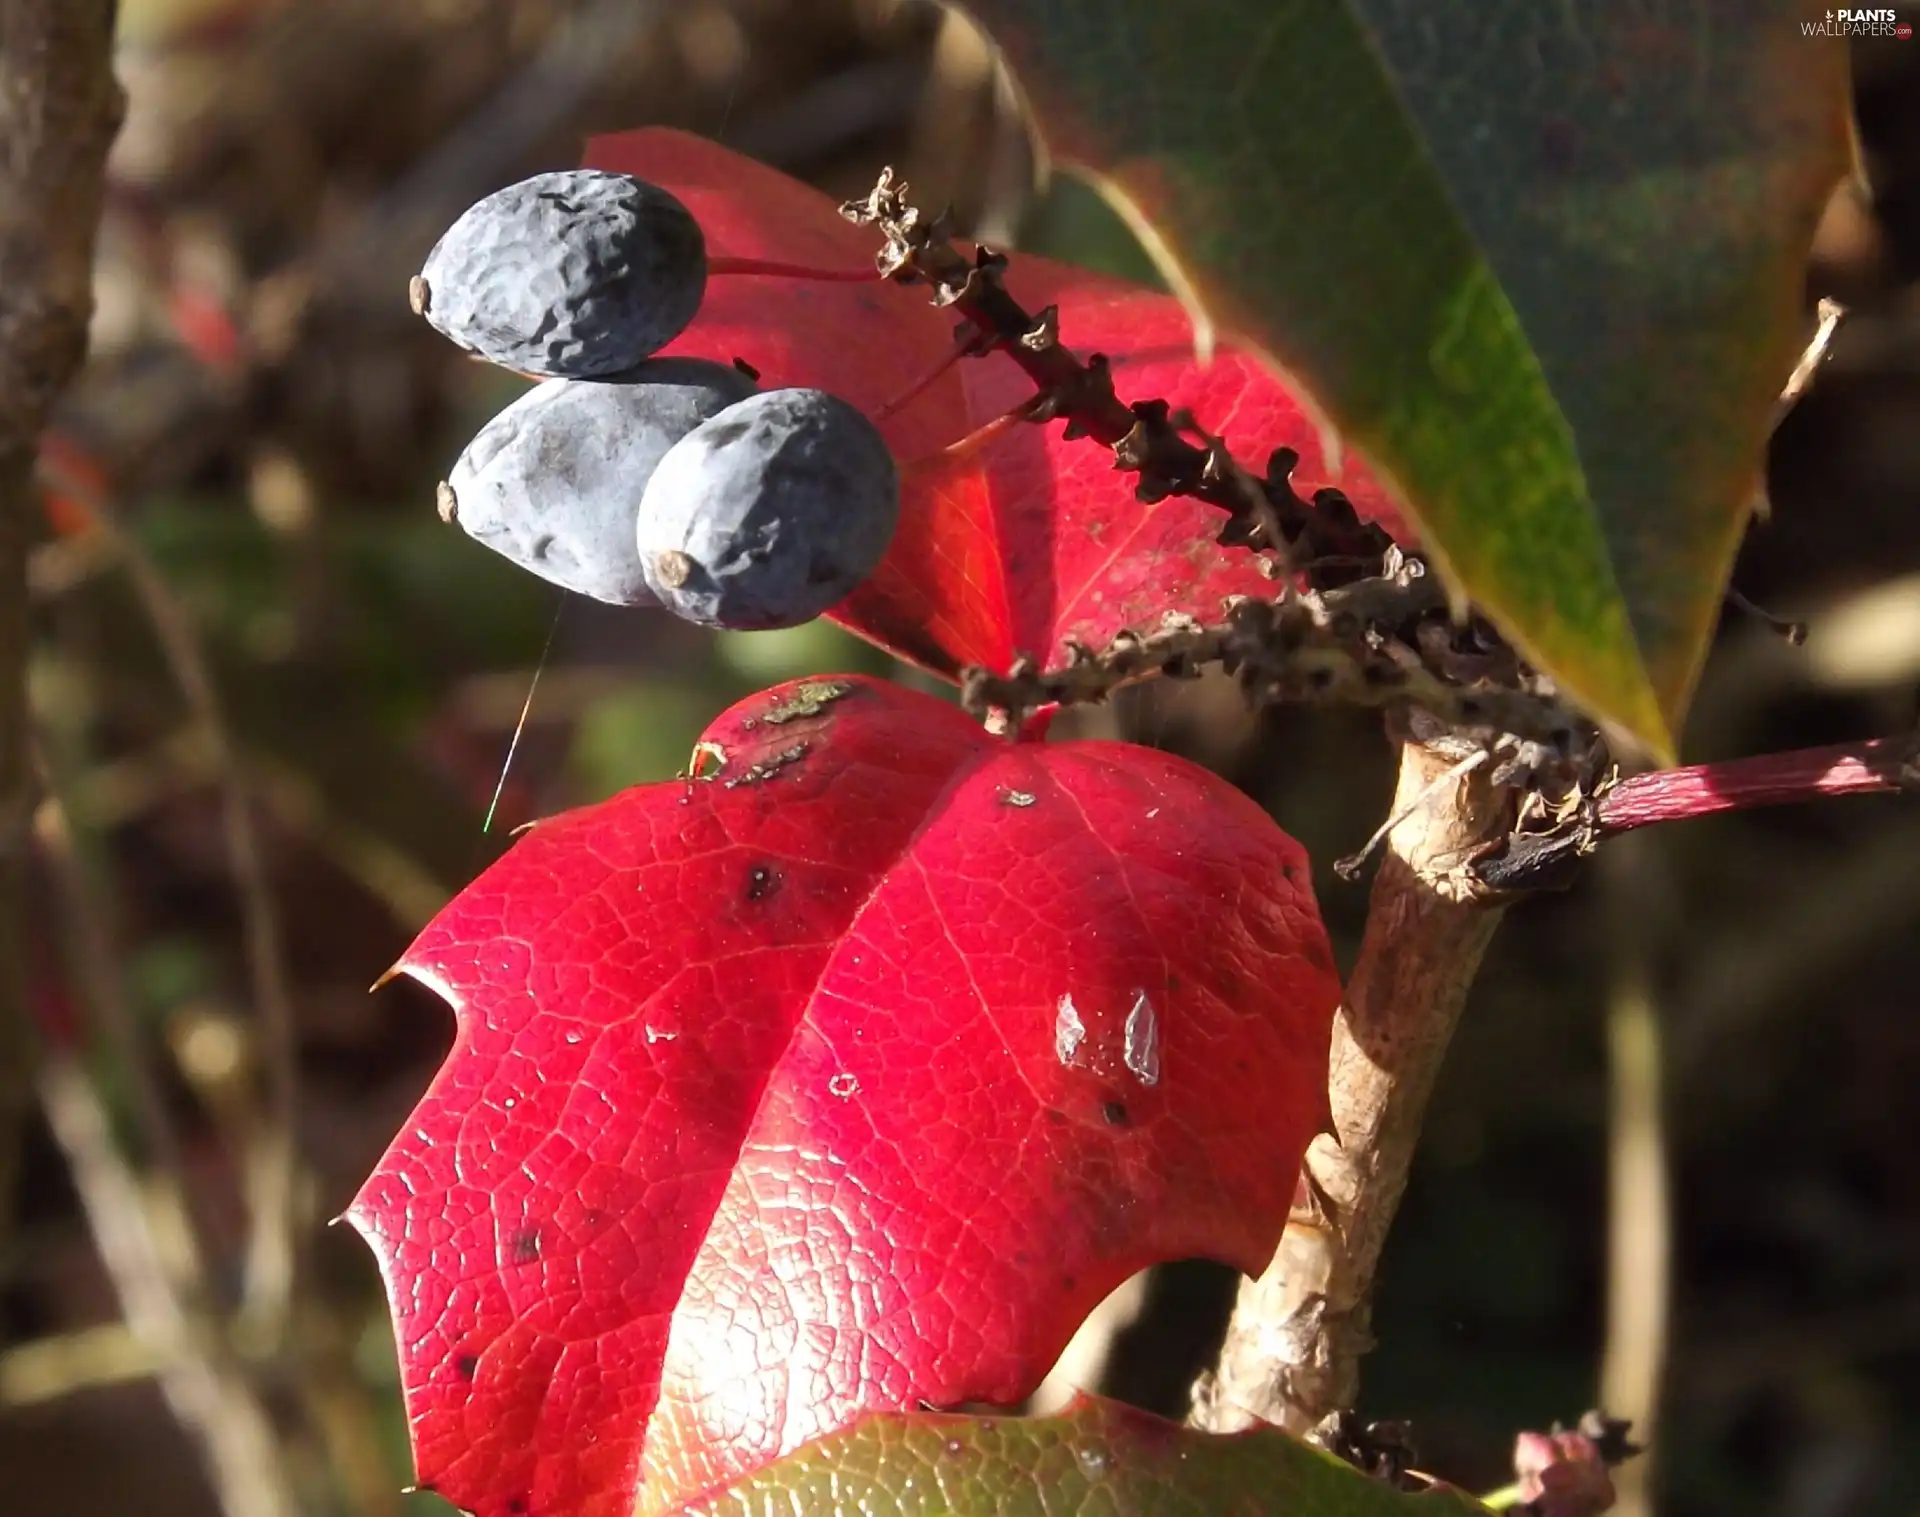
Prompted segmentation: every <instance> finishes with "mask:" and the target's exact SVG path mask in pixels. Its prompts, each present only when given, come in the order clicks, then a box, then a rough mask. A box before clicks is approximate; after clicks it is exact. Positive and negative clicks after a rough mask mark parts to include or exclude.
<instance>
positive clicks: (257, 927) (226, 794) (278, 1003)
mask: <svg viewBox="0 0 1920 1517" xmlns="http://www.w3.org/2000/svg"><path fill="white" fill-rule="evenodd" d="M89 507H90V509H91V510H92V513H93V516H94V519H95V521H96V523H97V524H98V528H99V530H100V531H101V532H103V533H104V534H106V535H107V537H108V539H109V541H110V542H111V543H112V544H113V546H114V548H115V550H116V551H117V553H118V554H119V555H120V558H121V561H122V563H124V564H125V566H126V569H127V573H128V577H129V578H130V579H131V580H132V582H133V586H134V591H135V593H136V594H137V595H138V596H139V599H140V603H141V606H142V608H143V609H144V610H145V612H146V615H147V620H148V621H149V622H151V623H152V625H153V629H154V633H155V636H156V637H157V638H158V640H159V644H160V650H161V654H162V656H163V657H164V658H165V660H166V663H167V666H168V668H169V669H170V670H171V671H172V674H173V677H174V681H175V683H176V684H177V685H178V686H179V687H180V693H181V695H182V696H183V697H184V698H185V700H186V703H187V708H188V710H189V711H190V712H191V713H192V715H193V717H194V720H195V721H196V722H198V723H199V724H200V726H201V728H202V730H203V731H204V733H205V741H206V743H207V745H208V750H209V752H210V754H211V757H212V763H213V768H214V772H215V774H216V775H217V777H218V784H219V787H220V797H221V806H220V816H221V826H222V831H223V833H224V836H225V840H226V850H227V860H228V863H229V865H230V866H231V868H232V870H233V880H234V888H235V890H236V892H237V893H238V896H239V902H240V916H241V925H242V930H243V935H244V942H245V951H246V961H247V972H248V977H249V979H250V981H251V984H252V988H253V999H254V1006H255V1010H256V1012H257V1014H258V1016H259V1025H260V1044H261V1049H262V1053H263V1061H262V1062H263V1063H264V1065H265V1067H266V1071H267V1091H266V1096H267V1100H266V1108H265V1113H264V1118H263V1120H262V1121H261V1123H260V1130H259V1133H258V1136H257V1137H256V1139H255V1142H254V1144H253V1145H252V1147H251V1150H250V1152H249V1153H248V1154H247V1155H246V1156H245V1157H246V1161H247V1162H246V1175H247V1195H248V1204H249V1209H250V1211H251V1214H252V1225H251V1227H250V1229H249V1231H248V1236H247V1259H246V1271H245V1276H244V1285H243V1295H242V1307H241V1323H242V1326H243V1331H245V1332H246V1334H247V1335H248V1336H250V1337H253V1338H256V1339H257V1340H258V1341H259V1343H260V1344H261V1345H262V1346H271V1345H272V1344H275V1343H278V1342H279V1341H280V1339H281V1336H282V1334H283V1333H284V1332H285V1329H286V1323H287V1316H288V1312H289V1310H290V1306H291V1302H292V1297H293V1287H294V1278H295V1274H296V1270H297V1265H298V1249H297V1238H298V1229H297V1220H298V1219H297V1217H296V1215H295V1202H296V1199H297V1195H296V1182H297V1179H298V1170H297V1166H298V1154H297V1150H296V1147H295V1134H296V1132H297V1124H298V1103H299V1073H298V1065H297V1062H296V1036H297V1028H296V1024H295V1020H294V1010H293V991H292V985H291V980H290V977H289V975H288V972H287V965H286V955H285V949H284V945H283V940H282V935H281V930H280V916H279V911H278V908H277V907H276V906H275V904H274V897H273V886H272V882H271V881H270V880H269V878H268V875H267V865H266V858H265V856H264V854H263V853H262V851H261V848H260V838H259V833H258V831H257V830H256V828H255V826H254V819H253V808H252V803H251V802H250V801H249V799H248V796H247V787H246V779H245V776H244V775H243V774H242V772H241V769H240V764H239V760H238V758H237V757H236V755H235V752H234V747H233V742H232V739H231V738H230V737H229V735H228V731H229V729H228V727H227V722H226V718H225V716H224V714H223V713H222V710H221V705H220V696H219V691H218V690H217V689H216V688H215V685H214V682H213V675H212V672H211V670H210V669H209V667H208V664H207V657H206V652H205V650H204V649H203V648H202V647H201V644H200V635H199V632H198V631H197V630H196V629H195V627H194V625H193V619H192V617H191V615H189V613H188V611H187V609H186V607H185V606H184V605H182V604H181V602H180V599H179V597H178V596H176V595H175V594H174V593H173V587H172V586H171V585H169V584H168V583H167V580H166V576H165V575H163V574H162V573H161V572H160V569H159V566H158V565H157V564H155V563H154V561H153V559H152V557H151V556H150V555H149V554H148V553H147V551H146V549H145V548H144V547H143V546H142V545H141V544H140V542H139V540H138V539H137V538H135V537H134V536H133V534H131V533H130V532H128V531H126V530H125V528H123V527H122V526H121V525H120V523H119V521H118V520H117V519H116V517H115V515H114V513H113V511H112V509H111V507H110V506H109V505H108V504H107V502H106V501H104V500H94V501H91V502H89Z"/></svg>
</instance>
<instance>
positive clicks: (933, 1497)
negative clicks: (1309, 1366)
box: [688, 1396, 1487, 1517]
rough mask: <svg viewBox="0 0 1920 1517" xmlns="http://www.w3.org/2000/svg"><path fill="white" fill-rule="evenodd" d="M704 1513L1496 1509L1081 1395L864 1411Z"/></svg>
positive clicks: (1271, 1439)
mask: <svg viewBox="0 0 1920 1517" xmlns="http://www.w3.org/2000/svg"><path fill="white" fill-rule="evenodd" d="M688 1510H689V1511H690V1512H693V1513H698V1514H700V1517H775V1514H782V1517H784V1514H787V1513H792V1512H804V1513H806V1514H807V1517H830V1514H838V1513H846V1514H848V1517H856V1514H857V1517H942V1514H951V1517H1129V1514H1145V1513H1152V1514H1153V1517H1486V1510H1487V1509H1486V1508H1485V1507H1483V1506H1481V1505H1480V1503H1479V1502H1477V1501H1474V1500H1473V1499H1472V1498H1470V1497H1468V1496H1466V1495H1464V1494H1463V1493H1461V1492H1459V1491H1454V1490H1448V1489H1441V1488H1436V1489H1432V1490H1427V1491H1421V1492H1419V1493H1417V1494H1409V1493H1407V1492H1405V1491H1399V1490H1396V1489H1394V1487H1392V1486H1390V1485H1388V1484H1387V1483H1386V1482H1385V1481H1383V1480H1377V1479H1375V1478H1374V1477H1373V1476H1371V1475H1365V1474H1362V1473H1361V1472H1360V1471H1359V1470H1357V1469H1355V1468H1354V1467H1353V1466H1352V1465H1350V1464H1343V1463H1342V1462H1341V1461H1340V1460H1338V1459H1336V1458H1334V1457H1333V1456H1332V1455H1331V1454H1327V1453H1323V1452H1322V1451H1321V1450H1319V1449H1317V1448H1313V1447H1310V1446H1309V1445H1307V1444H1305V1443H1301V1442H1300V1441H1299V1440H1297V1439H1295V1438H1291V1437H1289V1436H1288V1435H1287V1434H1285V1433H1282V1432H1278V1431H1275V1430H1274V1429H1271V1428H1263V1429H1260V1430H1257V1431H1253V1432H1246V1433H1235V1434H1232V1435H1230V1436H1226V1437H1221V1436H1217V1435H1215V1434H1211V1433H1196V1432H1193V1431H1192V1430H1190V1429H1188V1428H1183V1427H1180V1426H1179V1425H1178V1424H1176V1423H1172V1422H1167V1421H1164V1420H1162V1419H1161V1418H1159V1417H1155V1416H1153V1415H1151V1414H1150V1413H1147V1412H1142V1411H1138V1410H1136V1409H1134V1408H1133V1407H1130V1406H1124V1405H1122V1404H1121V1403H1119V1402H1117V1401H1104V1400H1101V1399H1100V1398H1099V1397H1096V1396H1081V1397H1079V1398H1078V1399H1077V1400H1076V1401H1075V1402H1074V1403H1073V1405H1072V1406H1070V1407H1068V1409H1067V1410H1066V1411H1065V1412H1063V1413H1061V1414H1060V1415H1059V1416H1057V1417H963V1416H950V1415H943V1414H937V1413H925V1414H920V1415H913V1416H906V1415H901V1414H897V1413H895V1414H888V1415H883V1416H875V1417H871V1418H868V1419H867V1420H866V1421H863V1422H861V1423H859V1424H858V1425H856V1426H855V1427H853V1428H850V1429H848V1430H847V1431H845V1432H839V1433H834V1434H832V1435H830V1436H829V1437H826V1438H821V1439H819V1440H817V1441H816V1442H814V1443H810V1444H808V1445H807V1446H806V1447H805V1448H803V1449H801V1450H799V1451H798V1452H797V1453H794V1454H791V1455H789V1456H788V1457H787V1458H785V1459H782V1460H780V1461H779V1462H778V1463H776V1464H772V1465H769V1466H767V1467H766V1468H765V1469H763V1470H762V1471H761V1472H760V1473H759V1474H757V1475H755V1476H753V1477H752V1478H751V1479H749V1480H746V1481H743V1482H742V1483H741V1484H739V1485H737V1486H735V1487H733V1489H731V1490H729V1491H727V1492H726V1493H725V1494H724V1495H721V1496H718V1497H715V1498H712V1499H710V1500H708V1501H705V1502H702V1503H700V1504H698V1505H696V1506H694V1507H691V1508H689V1509H688Z"/></svg>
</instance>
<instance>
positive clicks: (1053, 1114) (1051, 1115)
mask: <svg viewBox="0 0 1920 1517" xmlns="http://www.w3.org/2000/svg"><path fill="white" fill-rule="evenodd" d="M1047 1120H1048V1121H1049V1122H1051V1123H1052V1124H1053V1125H1054V1126H1055V1127H1061V1126H1064V1125H1065V1123H1066V1120H1067V1114H1066V1113H1065V1112H1064V1111H1061V1110H1059V1109H1058V1108H1057V1107H1052V1106H1049V1107H1048V1108H1047Z"/></svg>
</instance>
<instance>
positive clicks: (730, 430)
mask: <svg viewBox="0 0 1920 1517" xmlns="http://www.w3.org/2000/svg"><path fill="white" fill-rule="evenodd" d="M899 517H900V482H899V476H898V472H897V471H896V469H895V468H894V462H893V455H892V454H891V453H889V452H888V450H887V445H886V443H885V442H884V441H883V440H882V439H881V436H880V434H879V432H878V431H877V430H876V429H875V428H874V425H873V423H872V422H870V421H868V420H867V418H866V417H865V416H863V415H862V414H861V413H860V412H859V411H857V410H855V409H854V408H853V407H852V406H850V405H848V404H847V403H846V402H845V401H844V400H841V399H839V398H838V397H837V396H833V395H829V394H827V393H826V392H825V391H824V390H768V391H766V392H765V393H763V394H759V395H754V396H752V397H750V398H749V399H747V400H743V401H741V402H740V403H739V404H738V405H735V406H730V407H728V408H727V410H725V411H724V412H722V413H721V414H720V415H719V416H716V417H715V418H713V420H711V421H707V422H702V423H701V424H700V425H699V426H698V427H696V428H695V429H694V430H693V431H691V432H689V433H688V434H687V435H686V436H685V437H683V438H681V439H680V441H679V442H677V443H675V444H674V445H673V447H672V448H670V449H669V450H668V452H667V456H666V457H665V458H663V459H661V460H660V466H659V467H658V468H657V469H655V470H654V472H653V478H652V479H650V480H649V481H648V482H647V490H646V494H645V496H644V497H642V499H641V503H640V520H639V531H638V542H639V549H640V565H641V570H642V572H643V573H644V574H645V575H646V579H647V587H648V589H650V590H651V591H652V592H653V593H654V595H655V596H657V597H658V598H659V600H660V603H661V604H662V605H664V606H665V607H666V608H667V609H668V610H669V611H672V612H673V613H674V614H675V615H677V616H681V617H684V618H685V619H686V620H688V621H691V622H697V623H699V624H700V625H702V626H706V627H729V628H734V629H736V630H740V631H765V630H768V629H771V628H775V627H795V626H798V625H800V624H801V623H802V622H806V621H811V620H812V619H813V618H814V617H816V616H818V615H819V614H820V613H821V612H822V611H825V610H826V609H827V608H828V607H830V606H833V605H836V604H838V603H839V602H840V601H842V600H844V599H845V598H846V597H847V596H848V595H849V594H850V593H852V591H853V590H854V589H855V588H857V587H858V586H859V584H860V583H861V581H862V580H864V579H865V578H866V577H867V576H868V575H869V574H871V573H872V572H873V570H874V568H875V566H877V565H878V564H879V562H880V560H881V559H882V558H883V557H885V556H886V551H887V545H888V543H890V542H891V541H892V539H893V531H894V527H895V525H896V523H897V522H898V521H899Z"/></svg>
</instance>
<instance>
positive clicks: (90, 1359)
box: [0, 1322, 159, 1407]
mask: <svg viewBox="0 0 1920 1517" xmlns="http://www.w3.org/2000/svg"><path fill="white" fill-rule="evenodd" d="M158 1368H159V1360H157V1359H155V1358H154V1356H153V1350H152V1349H151V1348H149V1347H148V1346H147V1344H146V1341H145V1340H144V1339H142V1338H140V1337H139V1336H138V1335H137V1334H135V1333H134V1331H133V1329H131V1328H130V1327H128V1326H127V1324H126V1323H125V1322H102V1323H101V1324H99V1325H98V1326H97V1327H84V1328H81V1329H79V1330H78V1331H76V1332H71V1333H62V1334H61V1335H60V1336H59V1337H57V1338H36V1339H34V1340H32V1341H31V1342H27V1343H22V1344H18V1345H16V1346H15V1347H13V1348H10V1349H7V1350H6V1351H5V1352H0V1407H11V1406H37V1405H39V1404H41V1403H43V1402H47V1401H58V1400H59V1399H61V1398H62V1397H63V1396H71V1395H74V1394H75V1393H76V1392H79V1391H91V1390H97V1389H99V1388H100V1387H102V1386H108V1385H124V1384H126V1383H127V1382H129V1381H132V1380H145V1379H146V1378H147V1377H148V1376H150V1375H152V1374H153V1373H154V1371H155V1370H157V1369H158Z"/></svg>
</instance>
